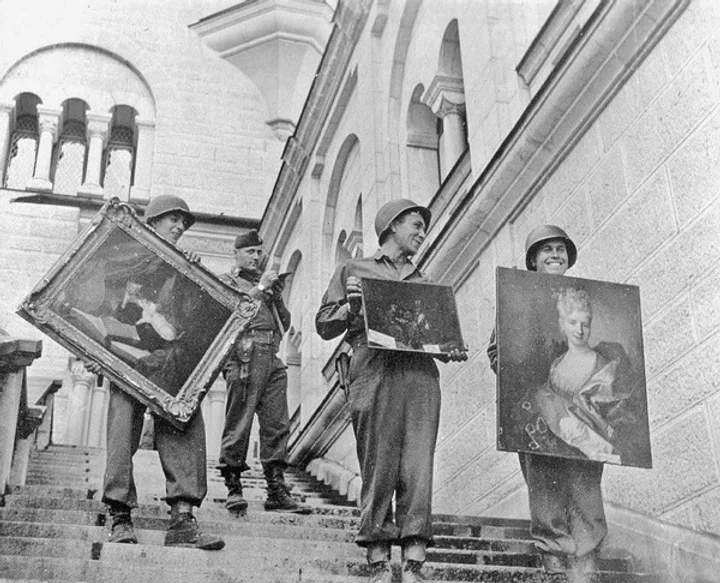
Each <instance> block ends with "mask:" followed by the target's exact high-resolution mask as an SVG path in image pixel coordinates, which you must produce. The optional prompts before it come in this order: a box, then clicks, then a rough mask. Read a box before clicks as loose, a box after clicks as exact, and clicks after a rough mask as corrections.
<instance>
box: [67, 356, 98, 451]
mask: <svg viewBox="0 0 720 583" xmlns="http://www.w3.org/2000/svg"><path fill="white" fill-rule="evenodd" d="M70 379H71V381H72V388H71V389H70V395H69V396H68V406H67V411H68V412H67V429H66V435H65V443H68V444H70V445H85V441H86V440H85V435H86V428H87V427H88V417H89V405H90V391H91V387H92V386H93V385H94V384H95V375H94V374H93V373H91V372H90V371H88V370H87V369H86V368H85V364H84V363H83V362H82V361H81V360H73V361H72V362H71V363H70Z"/></svg>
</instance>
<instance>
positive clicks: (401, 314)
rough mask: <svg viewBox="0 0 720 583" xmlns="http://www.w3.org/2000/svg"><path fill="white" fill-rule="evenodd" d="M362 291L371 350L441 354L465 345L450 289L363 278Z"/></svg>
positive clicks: (432, 285) (442, 286) (443, 286)
mask: <svg viewBox="0 0 720 583" xmlns="http://www.w3.org/2000/svg"><path fill="white" fill-rule="evenodd" d="M362 290H363V311H364V313H365V329H366V332H367V339H368V346H369V347H370V348H379V349H386V350H400V351H409V352H429V353H435V354H442V353H448V352H450V351H452V350H453V349H455V348H459V349H463V347H464V346H465V343H464V342H463V338H462V333H461V331H460V322H459V320H458V315H457V306H456V304H455V295H454V294H453V290H452V288H451V287H450V286H446V285H436V284H429V283H410V282H405V281H392V280H384V279H371V278H362Z"/></svg>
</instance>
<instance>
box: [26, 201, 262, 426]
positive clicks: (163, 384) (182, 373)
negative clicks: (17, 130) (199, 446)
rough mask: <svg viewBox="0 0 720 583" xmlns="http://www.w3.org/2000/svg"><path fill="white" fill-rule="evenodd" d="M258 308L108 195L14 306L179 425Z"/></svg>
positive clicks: (183, 421) (216, 373)
mask: <svg viewBox="0 0 720 583" xmlns="http://www.w3.org/2000/svg"><path fill="white" fill-rule="evenodd" d="M257 307H258V305H257V303H256V302H255V300H253V299H252V298H250V296H248V295H245V294H242V293H241V292H238V291H237V290H234V289H232V288H231V287H230V286H228V285H226V284H225V283H223V282H222V281H220V279H219V278H217V277H216V276H215V275H214V274H213V273H211V272H210V271H209V270H208V269H207V268H205V267H204V266H203V265H202V264H200V263H193V262H191V261H190V260H188V258H187V257H186V256H185V254H184V253H183V252H182V251H181V250H180V249H178V248H177V247H175V246H174V245H173V244H172V243H170V242H169V241H167V240H166V239H164V238H162V237H161V236H160V235H158V234H157V233H156V232H155V230H154V229H153V228H152V227H150V226H148V225H146V224H145V223H143V222H141V221H140V220H139V219H138V217H137V215H136V214H135V211H134V210H133V209H132V207H130V206H129V205H127V204H125V203H122V202H120V201H119V200H118V199H113V200H111V201H108V202H107V203H106V204H105V205H104V206H103V207H102V208H101V209H100V211H99V212H98V213H97V215H95V217H94V218H93V219H92V221H91V222H90V224H89V225H88V226H87V227H86V229H85V230H84V231H83V232H82V233H81V234H80V235H79V236H78V238H77V239H76V241H75V242H74V243H73V244H72V245H71V247H70V248H69V249H68V250H67V251H66V252H65V253H64V254H63V256H62V257H61V258H60V259H59V260H58V261H57V262H56V264H55V265H54V266H53V267H52V268H51V269H50V271H49V272H48V273H47V274H46V275H45V277H43V279H42V280H41V281H40V282H39V283H38V284H37V285H36V286H35V288H34V289H33V290H32V291H31V292H30V294H29V295H28V296H27V297H26V298H25V300H24V301H23V302H22V304H21V306H20V308H19V309H18V314H19V315H20V316H21V317H23V318H24V319H25V320H27V321H28V322H30V323H31V324H33V325H34V326H36V327H37V328H38V329H40V330H41V331H42V332H44V333H45V334H47V335H48V336H50V337H51V338H52V339H54V340H56V341H57V342H58V343H59V344H61V345H62V346H63V347H65V348H66V349H67V350H69V351H70V352H72V353H74V354H75V355H76V356H77V357H78V358H81V359H83V360H85V361H89V362H95V363H97V364H99V365H100V366H101V367H102V370H103V373H104V374H106V375H107V376H108V377H109V378H110V379H111V380H112V381H113V382H114V383H115V384H117V385H118V386H119V387H120V388H122V389H123V390H125V391H126V392H127V393H129V394H130V395H132V396H133V397H135V398H136V399H138V400H139V401H141V402H143V403H145V404H146V405H147V406H148V407H150V409H151V410H152V411H153V412H154V413H156V414H158V415H161V416H162V417H164V418H166V419H167V420H169V421H170V422H171V423H173V424H174V425H175V426H177V427H179V428H182V427H183V426H184V425H185V424H186V423H187V422H188V421H189V420H190V417H191V416H192V415H193V413H194V411H195V410H196V409H197V407H198V406H199V405H200V402H201V400H202V398H203V397H204V395H205V393H206V392H207V391H208V389H209V388H210V386H211V385H212V383H213V381H214V380H215V378H216V377H217V375H218V373H219V371H220V367H221V365H222V363H223V361H224V360H225V358H226V357H227V354H228V353H229V351H230V350H231V348H232V346H233V344H234V341H235V338H236V337H237V335H238V333H239V332H241V331H242V330H243V328H244V327H245V326H246V325H247V323H248V322H249V321H250V319H251V318H252V317H253V315H254V314H255V312H256V311H257Z"/></svg>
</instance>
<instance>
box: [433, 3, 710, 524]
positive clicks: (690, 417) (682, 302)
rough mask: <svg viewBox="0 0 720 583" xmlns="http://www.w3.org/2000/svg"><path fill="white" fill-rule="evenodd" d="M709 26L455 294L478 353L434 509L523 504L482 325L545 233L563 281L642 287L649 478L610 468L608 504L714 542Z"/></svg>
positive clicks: (456, 388)
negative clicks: (531, 241) (563, 266)
mask: <svg viewBox="0 0 720 583" xmlns="http://www.w3.org/2000/svg"><path fill="white" fill-rule="evenodd" d="M718 26H720V12H719V11H718V9H717V6H716V5H715V4H714V3H713V2H706V1H703V0H698V1H695V2H691V3H690V4H689V6H688V8H687V9H686V11H685V12H684V13H683V14H682V15H681V16H680V18H679V20H678V21H677V22H676V23H675V24H674V25H673V26H672V28H670V30H669V31H668V32H667V33H666V34H665V36H664V37H663V38H662V39H661V40H660V42H659V43H658V45H657V46H655V47H654V49H653V50H652V51H651V52H650V53H649V55H648V56H647V58H646V59H645V60H644V61H643V63H642V64H641V66H640V67H639V68H638V69H637V70H636V71H635V72H634V73H633V75H632V76H631V77H630V78H629V79H628V81H627V82H626V83H625V84H624V85H623V86H622V87H621V88H620V90H619V91H618V93H617V94H616V95H615V96H614V98H613V100H612V101H611V102H610V103H609V105H608V106H607V107H606V109H605V110H604V111H603V112H602V113H601V114H600V115H599V117H598V118H597V120H596V121H595V122H594V123H593V124H592V125H591V126H590V127H589V128H588V129H587V131H586V132H585V133H584V135H582V136H578V138H579V139H578V141H577V143H576V145H575V147H574V148H573V149H572V151H571V152H570V153H569V154H568V156H567V157H566V158H565V160H564V161H563V162H562V164H561V165H560V166H559V167H558V168H557V169H556V170H555V172H554V173H553V174H552V176H550V177H549V179H548V180H547V182H546V183H545V185H544V186H543V187H542V189H540V190H539V192H538V193H537V194H536V195H535V196H534V198H533V199H532V200H531V201H530V202H529V204H528V206H527V207H526V208H525V209H524V210H523V211H522V212H521V213H520V214H518V215H517V216H516V218H514V220H513V221H512V222H511V223H508V224H507V225H506V226H505V227H504V228H503V229H502V230H501V231H500V232H499V233H498V234H497V236H496V238H495V240H494V241H493V243H492V244H491V246H490V247H489V248H488V249H487V250H486V252H485V253H484V254H483V255H482V256H481V257H480V259H479V263H478V267H477V269H476V270H475V271H474V272H473V273H471V275H470V276H469V278H468V279H467V280H466V281H465V282H464V284H463V286H462V288H461V289H460V290H459V291H458V302H459V305H460V311H461V317H462V318H463V321H464V322H472V323H473V324H476V325H477V330H478V332H476V331H475V330H474V326H472V325H471V326H465V327H464V329H465V330H466V331H467V333H468V336H469V343H470V345H471V346H473V347H474V348H475V347H476V350H477V351H479V352H480V354H478V353H477V352H476V354H475V355H473V358H472V359H471V360H470V361H469V362H468V364H467V365H466V366H464V367H460V370H453V371H452V372H450V374H445V375H444V386H443V394H444V403H443V429H442V432H441V436H440V443H439V447H438V456H437V460H438V461H437V475H436V503H437V506H438V508H437V509H438V510H439V511H448V512H455V513H461V514H465V513H467V514H475V513H491V514H492V513H510V512H513V511H514V512H516V513H517V512H518V510H517V504H518V502H519V503H520V504H522V503H523V499H522V498H523V497H518V495H517V494H518V491H517V488H518V487H520V486H521V484H522V480H521V478H520V476H519V466H518V464H517V461H516V459H515V456H514V455H511V454H504V453H499V452H497V451H495V444H494V441H495V435H494V420H495V403H494V382H495V379H494V376H493V375H492V374H491V373H489V372H488V368H487V359H486V358H485V356H484V354H482V353H481V352H482V348H483V345H484V343H485V342H486V339H487V337H488V336H489V333H490V330H491V328H492V325H493V317H492V315H491V313H490V314H488V315H485V316H482V315H478V312H480V311H484V310H480V309H479V307H484V308H488V307H489V306H493V305H494V293H495V291H494V282H493V271H494V267H495V266H496V265H501V266H518V267H521V268H522V265H523V260H522V259H523V253H524V249H523V244H524V238H525V236H526V234H527V233H528V231H529V230H530V229H531V228H532V227H534V226H535V225H538V224H542V223H546V222H550V223H555V224H559V225H561V226H563V227H564V228H566V229H567V231H568V232H569V234H570V235H571V237H572V238H573V239H574V240H575V241H576V243H578V246H579V259H578V263H577V266H576V267H575V268H574V269H573V270H572V271H571V272H570V275H574V276H577V277H586V278H590V279H600V280H607V281H615V282H626V283H630V284H633V285H638V286H639V287H640V290H641V301H642V309H643V314H642V315H643V326H644V348H645V359H646V362H645V365H646V376H647V388H648V401H649V415H650V426H651V437H652V447H653V457H654V468H653V469H652V470H649V471H648V470H640V469H634V468H621V467H617V466H607V469H606V474H605V479H604V486H605V494H606V499H607V500H608V501H609V502H610V503H612V504H615V505H618V506H621V507H623V508H625V509H628V510H631V511H636V512H638V513H640V514H643V515H646V516H650V517H653V518H658V519H661V520H663V521H667V522H670V523H673V524H677V525H680V526H684V527H688V528H691V529H693V530H695V531H699V532H706V533H712V534H715V535H717V534H720V510H719V509H720V458H719V457H718V452H719V451H720V439H719V433H718V430H717V427H718V425H719V424H720V416H719V414H720V406H719V403H720V401H719V399H720V390H719V389H720V385H719V384H718V380H717V372H718V371H717V368H718V366H717V362H718V353H719V352H720V340H719V338H720V334H718V332H719V331H720V317H719V315H720V300H719V299H718V298H719V297H720V296H718V294H717V287H718V283H719V282H720V270H719V269H718V266H717V257H718V252H719V251H720V238H718V235H717V233H718V230H719V229H720V200H719V198H720V196H719V193H718V190H717V184H718V178H719V176H718V173H719V172H718V167H717V160H718V159H720V156H719V154H720V137H719V136H720V133H719V132H718V123H719V122H720V109H719V108H718V104H719V103H720V102H719V99H718V88H719V87H718V80H720V68H719V63H720V61H719V60H718V50H720V44H718V40H717V35H716V34H715V31H716V30H717V27H718ZM468 484H472V487H471V488H468V487H467V485H468ZM513 508H514V510H512V509H513ZM520 513H522V511H520Z"/></svg>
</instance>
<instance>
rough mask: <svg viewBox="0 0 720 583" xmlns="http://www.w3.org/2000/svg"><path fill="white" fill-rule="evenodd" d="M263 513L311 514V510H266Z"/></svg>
mask: <svg viewBox="0 0 720 583" xmlns="http://www.w3.org/2000/svg"><path fill="white" fill-rule="evenodd" d="M265 512H278V513H284V514H312V512H313V510H312V508H296V509H294V510H293V509H291V508H266V509H265Z"/></svg>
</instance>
